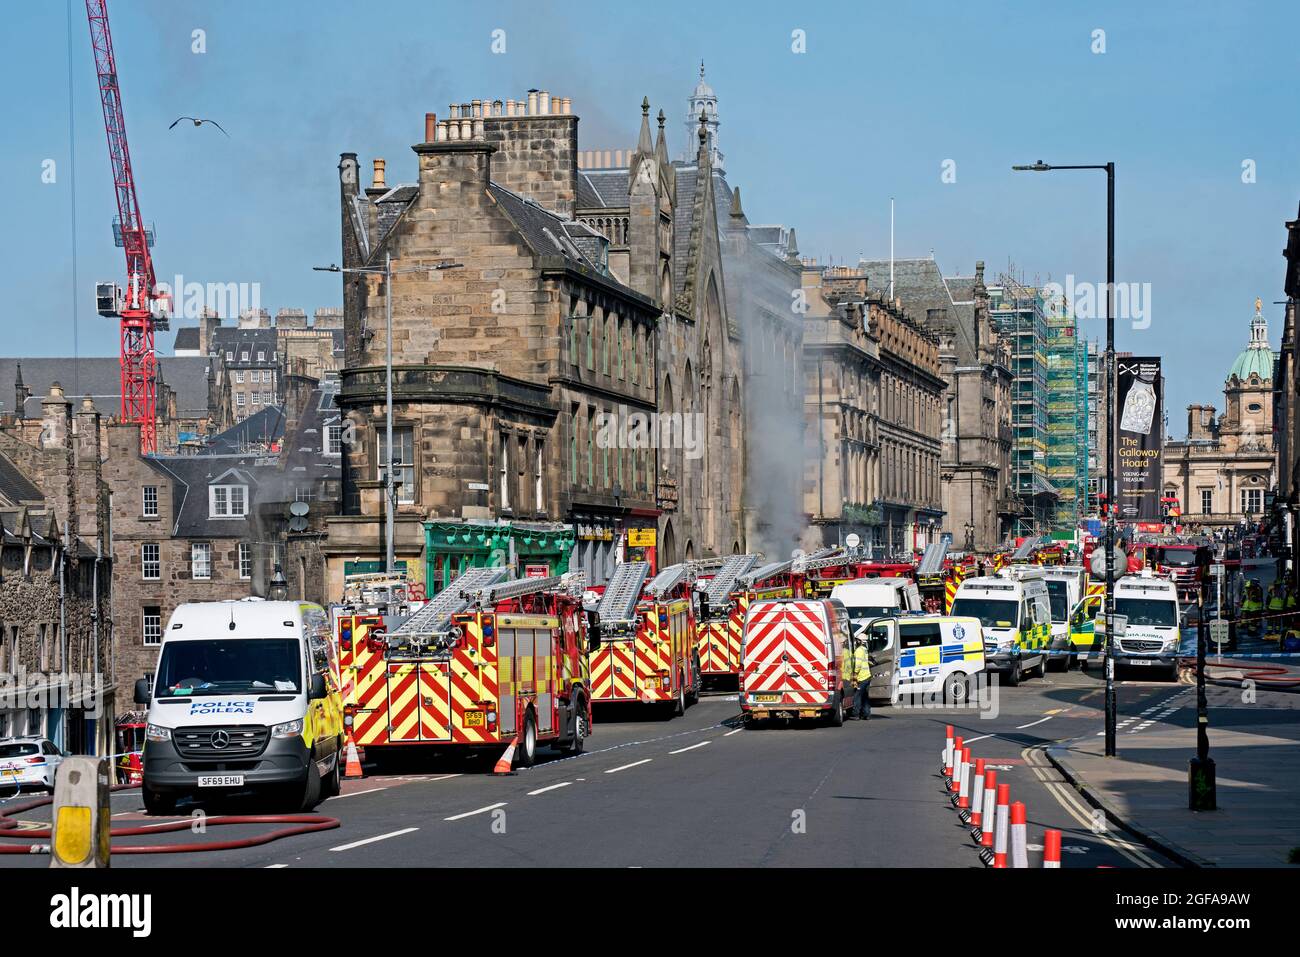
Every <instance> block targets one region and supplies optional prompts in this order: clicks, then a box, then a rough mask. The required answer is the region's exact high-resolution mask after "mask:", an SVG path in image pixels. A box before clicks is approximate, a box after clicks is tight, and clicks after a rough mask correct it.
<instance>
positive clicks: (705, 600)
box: [700, 592, 709, 621]
mask: <svg viewBox="0 0 1300 957" xmlns="http://www.w3.org/2000/svg"><path fill="white" fill-rule="evenodd" d="M708 618H709V596H708V595H706V594H704V592H700V621H708Z"/></svg>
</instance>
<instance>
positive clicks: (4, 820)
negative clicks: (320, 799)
mask: <svg viewBox="0 0 1300 957" xmlns="http://www.w3.org/2000/svg"><path fill="white" fill-rule="evenodd" d="M139 786H140V785H138V784H118V785H114V786H113V787H112V788H111V790H113V791H126V790H130V789H133V788H138V787H139ZM53 803H54V798H53V797H43V798H37V799H35V800H33V801H25V802H23V803H22V804H16V805H14V806H13V807H11V808H8V809H6V810H4V811H0V839H7V840H12V839H18V838H21V839H37V838H46V839H49V838H50V837H51V836H52V835H51V830H52V829H51V828H49V827H43V828H39V829H36V830H31V831H19V830H18V822H17V821H14V820H10V815H13V814H19V813H22V812H24V811H30V810H33V809H35V808H38V807H44V806H46V805H47V804H53ZM194 821H195V819H192V818H190V819H185V820H180V821H168V822H167V823H165V824H153V825H149V826H147V827H121V828H118V827H115V828H113V830H112V832H111V833H112V836H113V837H132V836H135V835H139V834H156V833H159V832H162V833H166V832H168V831H187V830H190V829H192V828H193V827H194ZM202 822H203V826H204V827H219V826H221V825H229V824H289V825H294V826H292V827H282V828H280V829H279V830H275V831H267V832H265V833H263V834H255V835H253V836H252V837H244V838H239V839H237V840H232V841H216V842H213V843H206V844H124V845H117V844H114V845H113V846H112V848H111V849H110V850H111V853H113V854H185V853H189V852H199V851H231V850H235V849H236V848H241V847H257V846H259V845H261V844H270V843H271V842H272V841H278V840H280V839H281V838H285V837H294V836H296V835H298V834H312V833H315V832H316V831H330V830H333V829H334V828H336V827H339V826H340V822H339V819H338V818H336V817H322V816H320V815H318V814H254V815H247V816H235V815H220V816H217V817H205V818H202ZM49 852H50V846H49V845H48V844H24V845H22V846H17V845H12V844H11V845H3V844H0V854H48V853H49Z"/></svg>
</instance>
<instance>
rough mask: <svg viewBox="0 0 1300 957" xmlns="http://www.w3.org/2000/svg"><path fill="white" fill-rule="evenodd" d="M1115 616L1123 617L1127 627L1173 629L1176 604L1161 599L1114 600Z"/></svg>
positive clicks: (1176, 622) (1176, 621)
mask: <svg viewBox="0 0 1300 957" xmlns="http://www.w3.org/2000/svg"><path fill="white" fill-rule="evenodd" d="M1115 614H1117V615H1125V616H1127V618H1128V623H1129V626H1130V627H1132V626H1133V625H1146V626H1148V627H1149V626H1152V625H1154V626H1157V627H1165V628H1175V627H1177V625H1178V603H1177V602H1175V601H1172V600H1170V599H1162V598H1116V599H1115Z"/></svg>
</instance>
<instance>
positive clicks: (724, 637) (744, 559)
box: [697, 555, 794, 680]
mask: <svg viewBox="0 0 1300 957" xmlns="http://www.w3.org/2000/svg"><path fill="white" fill-rule="evenodd" d="M791 564H792V563H791V562H788V561H785V562H763V560H762V556H761V555H731V556H729V557H727V558H726V559H725V560H723V561H722V563H721V565H720V566H719V567H718V568H717V570H716V572H715V573H714V574H713V576H712V577H711V578H708V579H707V580H705V581H703V582H700V583H699V584H698V585H697V591H698V595H699V624H698V635H697V637H698V639H699V646H698V647H699V655H700V669H701V671H702V673H703V675H704V677H706V678H713V679H714V680H717V679H722V678H733V677H734V678H737V679H738V678H739V675H740V647H741V646H740V637H741V631H742V629H743V626H744V622H745V612H746V611H748V610H749V606H750V605H751V604H752V603H753V602H754V601H756V600H762V599H765V598H792V597H794V581H793V575H792V573H791V571H790V566H791Z"/></svg>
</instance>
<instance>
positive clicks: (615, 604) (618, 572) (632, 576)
mask: <svg viewBox="0 0 1300 957" xmlns="http://www.w3.org/2000/svg"><path fill="white" fill-rule="evenodd" d="M649 574H650V565H649V563H647V562H624V563H623V564H622V565H619V566H618V567H617V568H615V569H614V577H613V578H611V579H610V580H609V584H607V585H606V586H605V593H604V594H603V595H601V596H600V604H599V605H598V606H597V607H596V613H597V614H599V615H600V620H601V621H602V622H606V621H608V622H614V621H627V620H628V619H630V618H632V617H633V616H634V615H635V614H636V603H637V602H638V601H640V600H641V586H642V585H644V584H645V580H646V576H647V575H649Z"/></svg>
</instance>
